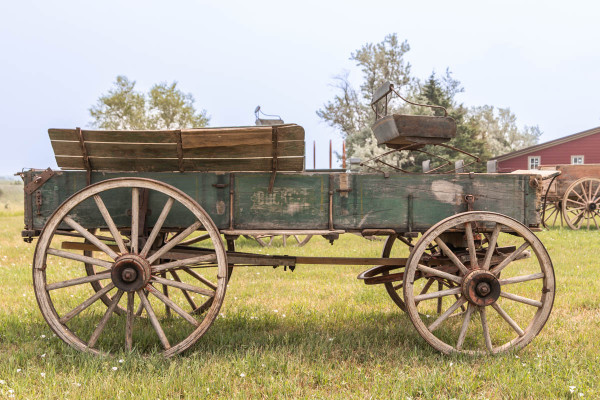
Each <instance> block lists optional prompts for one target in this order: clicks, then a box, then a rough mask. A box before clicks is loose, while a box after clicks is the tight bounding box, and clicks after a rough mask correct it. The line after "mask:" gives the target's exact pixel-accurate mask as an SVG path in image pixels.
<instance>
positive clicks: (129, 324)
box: [125, 292, 135, 351]
mask: <svg viewBox="0 0 600 400" xmlns="http://www.w3.org/2000/svg"><path fill="white" fill-rule="evenodd" d="M134 301H135V293H134V292H127V319H126V320H125V349H126V350H127V351H131V349H132V347H133V320H134V317H135V315H134V309H133V307H134V304H133V303H134Z"/></svg>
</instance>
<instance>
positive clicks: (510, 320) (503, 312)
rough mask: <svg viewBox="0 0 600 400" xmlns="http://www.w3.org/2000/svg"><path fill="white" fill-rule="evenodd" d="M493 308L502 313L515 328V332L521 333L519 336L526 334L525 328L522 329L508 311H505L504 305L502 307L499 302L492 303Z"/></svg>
mask: <svg viewBox="0 0 600 400" xmlns="http://www.w3.org/2000/svg"><path fill="white" fill-rule="evenodd" d="M492 308H493V309H494V310H496V312H498V314H500V316H501V317H502V318H503V319H504V320H505V321H506V322H507V323H508V324H509V325H510V326H511V328H513V329H514V330H515V332H517V333H518V334H519V336H523V335H525V332H523V329H521V328H520V327H519V325H517V323H516V322H515V321H514V320H513V319H512V318H511V317H510V316H509V315H508V314H507V313H506V311H504V310H503V309H502V307H500V304H498V303H497V302H496V303H492Z"/></svg>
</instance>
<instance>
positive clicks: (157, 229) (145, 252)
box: [140, 197, 175, 257]
mask: <svg viewBox="0 0 600 400" xmlns="http://www.w3.org/2000/svg"><path fill="white" fill-rule="evenodd" d="M174 202H175V200H174V199H173V198H172V197H169V199H168V200H167V202H166V203H165V206H164V207H163V209H162V211H161V213H160V215H159V216H158V219H157V220H156V223H155V224H154V228H152V232H150V236H148V240H147V241H146V244H145V245H144V248H143V249H142V251H141V253H140V255H141V256H142V257H146V256H147V255H148V252H149V251H150V248H151V247H152V244H153V243H154V241H155V240H156V238H157V237H158V234H159V232H160V230H161V228H162V226H163V224H164V223H165V220H166V219H167V216H168V215H169V211H171V207H172V206H173V203H174Z"/></svg>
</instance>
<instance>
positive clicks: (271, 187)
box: [269, 126, 279, 193]
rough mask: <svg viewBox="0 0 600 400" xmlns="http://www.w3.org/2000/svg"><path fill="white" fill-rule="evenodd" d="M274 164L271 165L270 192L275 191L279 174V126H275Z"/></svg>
mask: <svg viewBox="0 0 600 400" xmlns="http://www.w3.org/2000/svg"><path fill="white" fill-rule="evenodd" d="M272 141H273V164H272V167H271V171H272V172H271V180H270V181H269V193H273V185H274V184H275V176H276V175H277V156H278V155H279V154H278V153H279V149H278V141H279V138H278V137H277V127H276V126H274V127H273V139H272Z"/></svg>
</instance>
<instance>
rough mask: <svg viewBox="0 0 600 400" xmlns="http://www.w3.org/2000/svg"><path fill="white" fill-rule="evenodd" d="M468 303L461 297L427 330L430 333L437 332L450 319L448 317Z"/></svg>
mask: <svg viewBox="0 0 600 400" xmlns="http://www.w3.org/2000/svg"><path fill="white" fill-rule="evenodd" d="M466 301H467V299H465V297H464V296H461V297H460V298H459V299H458V300H456V301H455V302H454V304H452V305H451V306H450V307H449V308H448V309H447V310H446V311H445V312H444V313H443V314H442V315H440V316H439V317H438V319H436V320H435V321H433V323H432V324H431V325H429V327H428V328H427V329H429V332H433V331H434V330H436V329H437V328H438V327H439V326H440V325H441V324H442V322H444V321H445V320H446V319H448V317H449V316H450V315H451V314H452V313H453V312H454V311H456V310H457V309H458V308H459V307H460V306H462V305H463V304H464V303H465V302H466Z"/></svg>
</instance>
